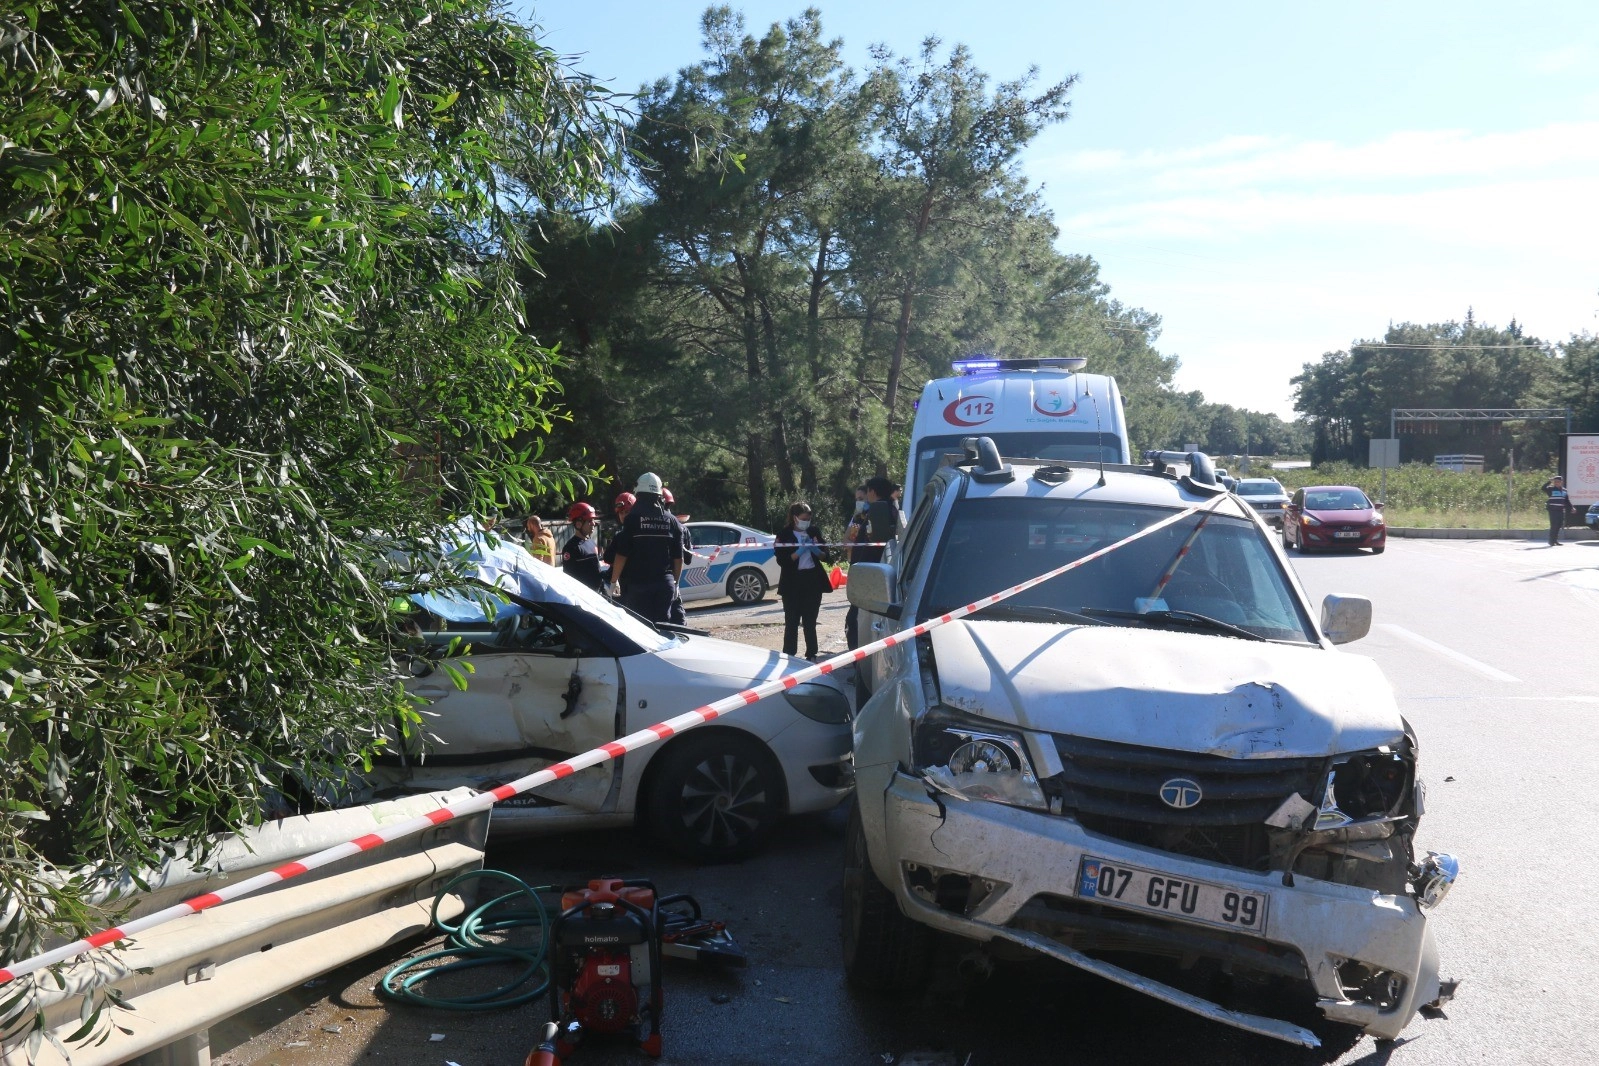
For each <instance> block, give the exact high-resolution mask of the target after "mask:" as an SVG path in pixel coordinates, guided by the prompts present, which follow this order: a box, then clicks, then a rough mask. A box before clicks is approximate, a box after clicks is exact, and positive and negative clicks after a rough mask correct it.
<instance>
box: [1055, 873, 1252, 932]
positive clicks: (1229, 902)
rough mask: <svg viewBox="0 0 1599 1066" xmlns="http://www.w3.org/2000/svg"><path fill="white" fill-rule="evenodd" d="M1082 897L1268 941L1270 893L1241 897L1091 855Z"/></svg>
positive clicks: (1080, 887) (1220, 888)
mask: <svg viewBox="0 0 1599 1066" xmlns="http://www.w3.org/2000/svg"><path fill="white" fill-rule="evenodd" d="M1077 895H1078V897H1079V898H1081V899H1088V900H1093V901H1095V902H1097V903H1108V904H1110V905H1112V906H1115V907H1126V908H1128V909H1129V910H1135V911H1144V912H1146V913H1154V914H1165V915H1169V916H1171V917H1173V918H1178V919H1181V920H1183V921H1188V922H1199V923H1201V924H1204V925H1214V926H1218V927H1220V928H1222V929H1231V930H1233V931H1234V932H1239V933H1252V934H1254V935H1255V936H1265V935H1266V905H1267V904H1268V903H1269V902H1270V899H1269V897H1268V896H1267V895H1266V894H1265V893H1264V892H1245V891H1240V890H1239V889H1236V888H1228V887H1226V886H1225V885H1215V884H1211V883H1210V882H1209V881H1196V880H1194V879H1193V878H1191V877H1173V876H1172V875H1170V874H1163V873H1158V872H1157V871H1155V870H1145V869H1143V868H1141V867H1138V866H1128V865H1126V864H1125V863H1120V862H1110V861H1109V860H1107V859H1096V858H1092V857H1090V856H1086V855H1085V856H1084V857H1083V865H1082V872H1081V875H1080V876H1079V877H1078V879H1077Z"/></svg>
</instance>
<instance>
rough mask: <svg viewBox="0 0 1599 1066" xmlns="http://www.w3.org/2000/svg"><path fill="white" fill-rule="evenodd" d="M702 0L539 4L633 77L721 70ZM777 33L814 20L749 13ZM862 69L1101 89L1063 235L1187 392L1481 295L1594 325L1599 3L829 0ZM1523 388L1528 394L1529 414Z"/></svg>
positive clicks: (1039, 145)
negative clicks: (951, 68)
mask: <svg viewBox="0 0 1599 1066" xmlns="http://www.w3.org/2000/svg"><path fill="white" fill-rule="evenodd" d="M705 6H706V5H705V4H703V3H696V2H685V0H652V2H648V3H645V2H637V0H542V2H538V3H532V4H528V3H526V2H525V0H524V2H522V3H519V4H518V5H517V9H518V10H520V11H521V12H522V13H523V14H524V16H527V17H530V18H531V19H532V20H533V21H534V22H536V23H537V24H539V25H540V26H541V27H543V29H544V30H545V40H546V42H547V43H548V44H550V45H551V46H552V47H554V48H556V49H557V50H559V51H561V52H563V53H567V54H571V55H574V56H575V57H577V58H576V59H575V60H574V65H575V66H577V67H578V68H579V69H581V70H584V71H587V72H589V73H591V74H594V75H596V76H598V77H600V78H602V79H605V80H607V81H610V82H611V83H612V84H613V85H614V86H615V87H616V88H618V89H621V90H628V91H631V90H633V89H635V88H636V87H637V86H638V85H639V84H640V83H642V82H646V81H653V80H654V79H656V78H658V77H663V76H669V75H670V74H672V73H673V72H675V71H676V70H677V69H678V68H680V67H682V66H685V65H687V64H690V63H693V62H695V61H697V60H698V59H699V58H700V55H701V52H700V47H699V16H700V14H701V12H703V10H704V8H705ZM733 6H734V7H735V8H736V9H738V10H741V11H743V12H744V14H745V17H746V19H747V22H748V27H749V29H750V30H751V31H752V32H755V33H757V34H758V33H760V32H761V31H763V30H764V29H765V28H766V27H767V26H768V25H770V24H771V23H772V22H774V21H779V20H782V19H786V18H790V17H792V16H794V15H795V14H797V13H798V12H799V11H801V10H802V9H803V4H800V3H771V2H766V0H761V2H751V3H745V4H742V5H739V4H735V5H733ZM816 6H817V7H819V8H820V10H821V12H822V24H823V27H824V29H825V30H826V31H827V32H828V33H829V35H831V36H837V37H842V38H843V39H844V43H845V56H846V59H847V61H848V62H849V63H850V64H851V65H853V66H855V67H856V68H857V69H862V68H864V67H865V66H866V65H867V62H868V56H867V49H868V47H869V46H870V45H872V44H878V43H881V44H886V45H888V46H889V47H890V48H892V49H893V50H895V51H896V52H898V53H900V54H908V53H914V52H915V51H916V49H917V48H918V47H919V45H920V42H921V40H922V38H924V37H926V36H928V35H930V34H931V35H937V36H939V37H941V38H943V40H944V41H945V42H946V43H954V42H960V43H963V44H966V45H967V46H968V47H970V48H971V49H972V52H973V54H974V57H975V59H976V62H977V64H978V66H979V67H981V68H982V69H984V70H986V71H988V72H989V73H990V74H992V75H994V76H995V78H996V79H1004V78H1011V77H1016V76H1018V75H1020V74H1022V73H1023V72H1024V71H1026V69H1027V68H1028V67H1029V66H1035V65H1036V66H1037V67H1038V68H1039V73H1040V78H1041V81H1042V82H1044V83H1048V82H1051V81H1054V80H1057V79H1059V78H1061V77H1064V76H1065V75H1068V74H1077V75H1078V76H1079V77H1080V81H1079V82H1078V85H1077V87H1076V88H1075V89H1074V91H1073V94H1072V116H1071V118H1070V119H1069V120H1068V121H1067V122H1066V123H1064V124H1063V125H1061V126H1059V127H1057V128H1055V129H1052V130H1050V131H1049V132H1047V133H1045V134H1044V135H1043V136H1042V137H1040V138H1039V140H1038V141H1037V142H1036V143H1035V144H1034V145H1033V147H1032V148H1031V149H1030V150H1029V152H1028V154H1027V156H1026V158H1025V161H1024V167H1025V170H1026V172H1027V174H1028V176H1029V177H1030V178H1031V180H1032V181H1033V182H1034V183H1035V184H1037V185H1040V186H1042V187H1043V188H1044V190H1045V200H1046V202H1047V203H1048V205H1049V206H1050V208H1051V209H1052V211H1053V212H1054V215H1055V220H1056V223H1057V224H1058V225H1059V226H1060V228H1061V231H1062V235H1061V242H1060V244H1061V248H1062V249H1063V250H1065V251H1070V252H1080V253H1087V254H1089V255H1092V256H1093V257H1094V258H1095V259H1096V260H1097V261H1098V262H1099V263H1100V264H1101V277H1102V278H1103V280H1105V281H1106V282H1107V283H1108V284H1109V285H1110V286H1111V293H1112V295H1113V296H1115V297H1116V298H1118V299H1120V300H1121V301H1123V302H1124V303H1127V304H1130V305H1134V306H1139V307H1143V308H1146V309H1148V310H1150V311H1153V312H1156V313H1157V314H1159V315H1161V316H1162V318H1163V319H1164V325H1163V331H1162V335H1161V338H1160V340H1159V342H1158V347H1159V348H1160V349H1161V350H1162V351H1164V352H1166V353H1169V354H1173V355H1176V356H1178V357H1179V358H1180V359H1181V360H1182V369H1181V370H1180V371H1179V373H1178V384H1179V385H1180V386H1181V387H1183V388H1190V389H1200V390H1202V391H1203V392H1204V393H1205V395H1206V397H1207V398H1208V399H1210V400H1213V401H1217V402H1226V403H1234V404H1238V405H1241V406H1246V407H1251V408H1254V409H1256V410H1268V411H1275V412H1277V413H1279V414H1282V415H1284V416H1287V415H1290V414H1291V410H1292V398H1291V390H1290V387H1289V384H1288V380H1289V378H1290V377H1292V376H1293V375H1294V374H1295V373H1297V372H1298V371H1299V369H1300V366H1301V365H1302V364H1303V363H1305V362H1306V361H1308V360H1313V359H1315V358H1316V357H1317V356H1318V355H1320V354H1321V353H1322V352H1324V351H1328V350H1332V349H1337V348H1343V347H1345V346H1347V345H1348V344H1349V343H1350V341H1352V340H1357V339H1365V338H1370V337H1375V336H1379V335H1380V334H1381V333H1382V331H1383V330H1384V329H1385V328H1386V327H1387V325H1388V323H1389V321H1419V322H1437V321H1443V320H1447V319H1458V318H1460V317H1462V316H1463V315H1464V314H1465V312H1466V308H1467V307H1468V306H1469V307H1472V308H1474V309H1475V312H1476V317H1477V320H1478V321H1480V322H1487V323H1491V324H1495V325H1503V324H1505V323H1507V322H1508V321H1509V320H1510V319H1511V318H1512V317H1514V318H1516V319H1517V320H1519V321H1520V322H1521V323H1522V325H1523V326H1524V327H1525V328H1526V330H1527V332H1529V333H1530V334H1533V335H1535V336H1539V337H1542V338H1544V339H1546V340H1564V339H1566V338H1567V337H1569V336H1570V335H1571V334H1573V333H1578V332H1582V331H1589V332H1594V331H1599V3H1595V2H1593V0H1566V2H1544V3H1536V2H1535V3H1531V4H1525V5H1514V4H1506V3H1503V2H1500V3H1479V2H1462V0H1456V2H1454V3H1439V2H1409V3H1391V2H1390V3H1372V2H1346V3H1342V4H1338V5H1308V4H1286V3H1281V2H1275V3H1266V2H1261V3H1249V4H1245V3H1228V2H1222V0H1213V2H1209V3H1125V2H1124V3H1100V4H1082V3H1073V2H1065V0H1062V2H1056V3H1045V2H1030V0H984V2H982V3H972V2H966V3H955V2H950V0H920V2H901V0H880V2H867V3H860V2H857V3H853V4H828V3H825V2H823V3H817V4H816ZM1515 399H1516V397H1506V402H1512V401H1514V400H1515Z"/></svg>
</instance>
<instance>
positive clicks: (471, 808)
mask: <svg viewBox="0 0 1599 1066" xmlns="http://www.w3.org/2000/svg"><path fill="white" fill-rule="evenodd" d="M1224 499H1226V497H1224V496H1223V497H1218V498H1217V501H1216V503H1219V502H1221V500H1224ZM1216 503H1211V504H1208V505H1207V504H1197V505H1195V506H1193V507H1189V508H1187V509H1185V510H1182V511H1178V512H1176V513H1174V514H1172V515H1171V516H1170V517H1168V518H1164V519H1162V520H1161V521H1159V522H1156V523H1155V524H1154V525H1150V526H1145V527H1144V528H1143V529H1140V530H1139V531H1138V532H1136V533H1133V534H1132V535H1130V536H1127V537H1123V538H1122V539H1121V540H1118V541H1116V542H1115V543H1114V544H1108V545H1106V546H1105V547H1103V548H1100V549H1099V550H1098V551H1094V552H1090V553H1089V554H1087V555H1085V556H1083V557H1082V558H1080V559H1074V560H1072V561H1071V562H1069V563H1066V564H1065V565H1063V566H1058V567H1056V568H1055V569H1053V570H1050V571H1049V572H1047V573H1043V574H1040V575H1038V576H1037V577H1033V578H1029V579H1027V580H1026V581H1023V582H1022V583H1021V584H1019V585H1012V586H1011V587H1010V588H1008V589H1005V590H1004V591H1002V592H996V593H994V595H992V596H988V597H985V598H984V599H981V600H978V601H976V602H975V603H969V604H967V605H966V606H965V607H960V608H957V609H956V610H953V611H950V612H949V613H947V614H941V615H939V616H938V617H937V618H929V619H928V620H927V621H925V622H923V623H921V624H920V625H917V626H914V627H912V628H911V629H907V630H905V631H904V632H901V633H894V634H891V635H889V636H886V637H884V638H883V639H881V640H874V641H873V642H872V643H870V644H865V645H862V646H861V647H859V648H856V649H855V650H854V651H848V652H845V653H844V654H842V655H835V656H833V657H832V658H830V659H826V660H824V661H822V662H819V663H815V664H813V665H811V666H807V667H805V668H804V669H802V670H797V671H795V672H794V673H792V674H789V675H787V676H786V677H781V678H778V679H776V680H774V681H767V682H764V683H763V684H760V685H756V686H755V687H754V688H749V689H745V690H744V691H742V692H735V693H734V694H733V695H731V696H724V697H723V698H722V699H719V700H717V701H716V702H714V703H708V704H706V705H705V706H703V707H700V708H698V709H696V710H692V711H689V712H687V713H686V714H680V715H678V716H677V717H676V718H669V719H667V720H666V721H664V722H658V723H656V724H655V725H652V726H649V727H648V728H646V729H641V730H639V731H638V732H636V733H630V734H628V735H627V736H625V737H623V738H621V739H620V740H613V741H611V742H610V743H609V744H603V745H601V746H600V747H598V748H593V749H591V750H589V751H586V752H584V753H583V754H581V755H577V756H574V757H572V758H570V759H568V760H566V761H565V762H558V763H556V764H555V765H553V766H547V767H545V768H544V769H542V770H539V771H538V772H536V773H532V774H528V775H527V776H525V777H519V778H517V779H516V780H515V781H511V782H508V783H506V784H503V785H501V786H500V787H499V788H496V789H494V790H493V791H490V792H479V793H478V794H477V795H475V796H471V797H468V798H467V799H464V800H461V801H459V802H457V803H452V804H450V805H449V806H447V807H441V808H439V809H438V810H436V811H430V812H429V813H427V814H425V815H422V816H421V817H418V818H411V819H408V820H406V821H403V822H396V823H395V824H393V825H388V826H384V827H383V828H381V829H379V830H377V831H376V832H373V833H368V834H367V835H366V836H363V837H358V838H357V839H355V840H349V841H346V842H345V843H343V844H336V845H334V846H333V847H331V848H327V849H325V850H323V851H319V852H317V853H316V854H315V855H309V856H307V857H305V858H303V859H300V860H298V861H296V862H289V863H284V864H283V865H282V866H279V867H277V868H276V869H273V870H269V871H267V872H266V873H263V874H257V875H256V876H254V877H251V878H248V879H246V880H244V881H240V882H238V883H237V884H232V885H227V886H226V887H223V888H219V889H217V890H216V891H215V892H207V893H205V894H204V895H201V896H195V897H194V898H193V899H188V900H184V901H183V902H182V903H178V904H174V905H173V906H171V907H168V908H166V909H165V910H159V911H156V912H155V913H153V914H147V915H145V916H144V917H143V918H136V919H134V920H133V921H131V922H127V923H125V924H123V925H119V926H117V927H115V928H113V929H104V930H101V931H100V932H98V933H95V934H94V935H92V936H88V937H85V938H83V939H82V940H76V941H73V942H72V943H70V944H67V945H65V946H63V947H59V948H56V949H55V950H53V951H47V952H45V953H44V954H42V955H35V956H33V957H32V958H29V959H24V960H23V961H21V962H17V963H14V964H12V965H11V966H8V967H5V968H0V985H6V984H9V983H10V982H12V981H15V980H16V979H17V978H19V977H23V976H26V975H27V974H30V973H33V972H35V971H36V970H41V969H44V968H45V967H47V966H54V965H55V964H56V963H58V962H65V961H66V960H68V959H71V958H74V957H76V956H78V955H82V954H83V953H84V952H87V951H92V950H93V949H95V948H103V947H105V946H107V945H108V944H115V943H117V942H118V941H121V940H125V939H127V938H128V937H131V936H133V935H134V934H136V933H142V932H144V931H145V930H147V929H153V928H155V927H156V926H158V925H165V924H166V923H167V922H170V921H172V920H173V919H175V918H185V917H187V916H189V915H191V914H199V913H200V912H201V911H203V910H208V909H210V908H212V907H215V906H216V905H217V904H219V903H226V902H228V901H229V900H234V899H238V898H240V897H241V896H247V895H249V894H250V893H252V892H255V891H257V890H259V889H263V888H267V887H269V886H271V885H275V884H278V883H280V882H283V881H287V880H289V879H290V878H294V877H299V876H300V875H301V874H303V873H307V872H309V871H311V870H317V869H321V868H322V867H324V866H327V865H328V864H330V863H334V862H338V861H339V860H340V859H344V858H348V857H350V856H351V855H359V854H360V853H362V852H363V851H371V850H372V849H373V848H377V847H381V846H382V845H384V844H387V843H388V842H389V841H391V840H398V839H400V838H401V837H407V836H410V835H411V834H413V833H420V832H422V831H423V830H425V829H429V828H432V827H433V826H435V825H439V824H441V823H443V822H448V821H450V820H452V819H455V818H462V817H465V816H467V815H471V814H477V813H479V812H480V811H486V810H488V809H489V808H490V807H492V806H494V804H496V803H498V802H499V801H500V800H506V799H510V798H511V797H512V796H516V795H520V794H521V793H523V792H527V791H529V790H531V789H535V788H539V787H540V786H542V785H548V784H550V783H551V782H554V781H559V780H560V779H561V778H563V777H570V776H572V775H573V774H575V773H577V772H578V771H579V770H586V769H588V768H589V767H590V766H598V765H599V764H600V763H602V762H608V761H610V760H611V759H614V758H616V757H617V756H619V755H622V754H623V753H625V752H629V751H636V750H638V749H639V748H644V747H648V746H649V745H651V744H655V743H658V742H660V741H662V740H665V739H667V738H668V737H672V736H676V735H677V734H678V733H682V732H684V731H685V730H689V729H693V728H694V727H695V726H700V725H704V724H705V723H706V722H709V721H712V720H713V719H716V718H721V717H723V716H725V715H728V714H731V713H732V712H733V711H736V710H739V709H741V708H744V707H748V706H749V705H750V704H752V703H758V702H759V701H761V700H763V699H765V698H766V697H768V696H774V695H776V694H777V693H779V692H783V691H785V690H787V689H791V688H793V687H794V686H795V685H799V684H802V683H804V682H806V681H810V680H813V679H815V678H818V677H821V676H823V675H825V674H831V673H832V672H833V671H834V670H836V669H838V668H839V667H842V666H848V665H850V664H852V663H858V662H860V661H861V660H862V659H865V658H866V657H867V656H870V655H875V654H877V653H878V652H880V651H883V650H885V649H888V648H892V647H894V646H895V645H897V644H904V643H907V642H909V641H912V640H915V639H916V638H917V637H920V636H922V635H924V634H926V633H930V632H932V631H933V630H935V629H937V628H938V627H940V626H944V625H948V624H949V623H950V622H954V621H956V620H958V619H961V618H965V617H966V616H968V615H971V614H974V613H976V612H977V611H980V610H982V609H983V608H985V607H991V606H993V605H994V604H996V603H999V602H1000V601H1001V600H1007V599H1009V598H1010V597H1012V596H1015V595H1017V594H1018V593H1022V592H1026V591H1027V590H1028V589H1031V588H1036V587H1037V586H1039V585H1042V584H1043V583H1044V582H1046V581H1049V580H1050V579H1052V578H1056V577H1059V576H1060V575H1061V574H1064V573H1066V572H1067V571H1068V570H1075V569H1077V568H1078V567H1079V566H1083V565H1085V564H1087V563H1091V562H1093V561H1094V560H1095V559H1098V558H1100V557H1102V556H1104V555H1108V554H1109V553H1111V552H1113V551H1115V550H1116V549H1117V548H1120V547H1123V546H1124V545H1127V544H1131V543H1133V541H1136V540H1141V539H1142V538H1144V537H1147V536H1149V535H1150V534H1151V533H1155V532H1157V531H1159V530H1161V529H1165V528H1166V527H1167V526H1170V525H1175V524H1176V523H1178V522H1181V521H1182V520H1183V519H1184V518H1187V517H1188V516H1189V515H1192V514H1194V513H1196V512H1198V511H1200V510H1205V509H1207V508H1214V507H1215V506H1216Z"/></svg>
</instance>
